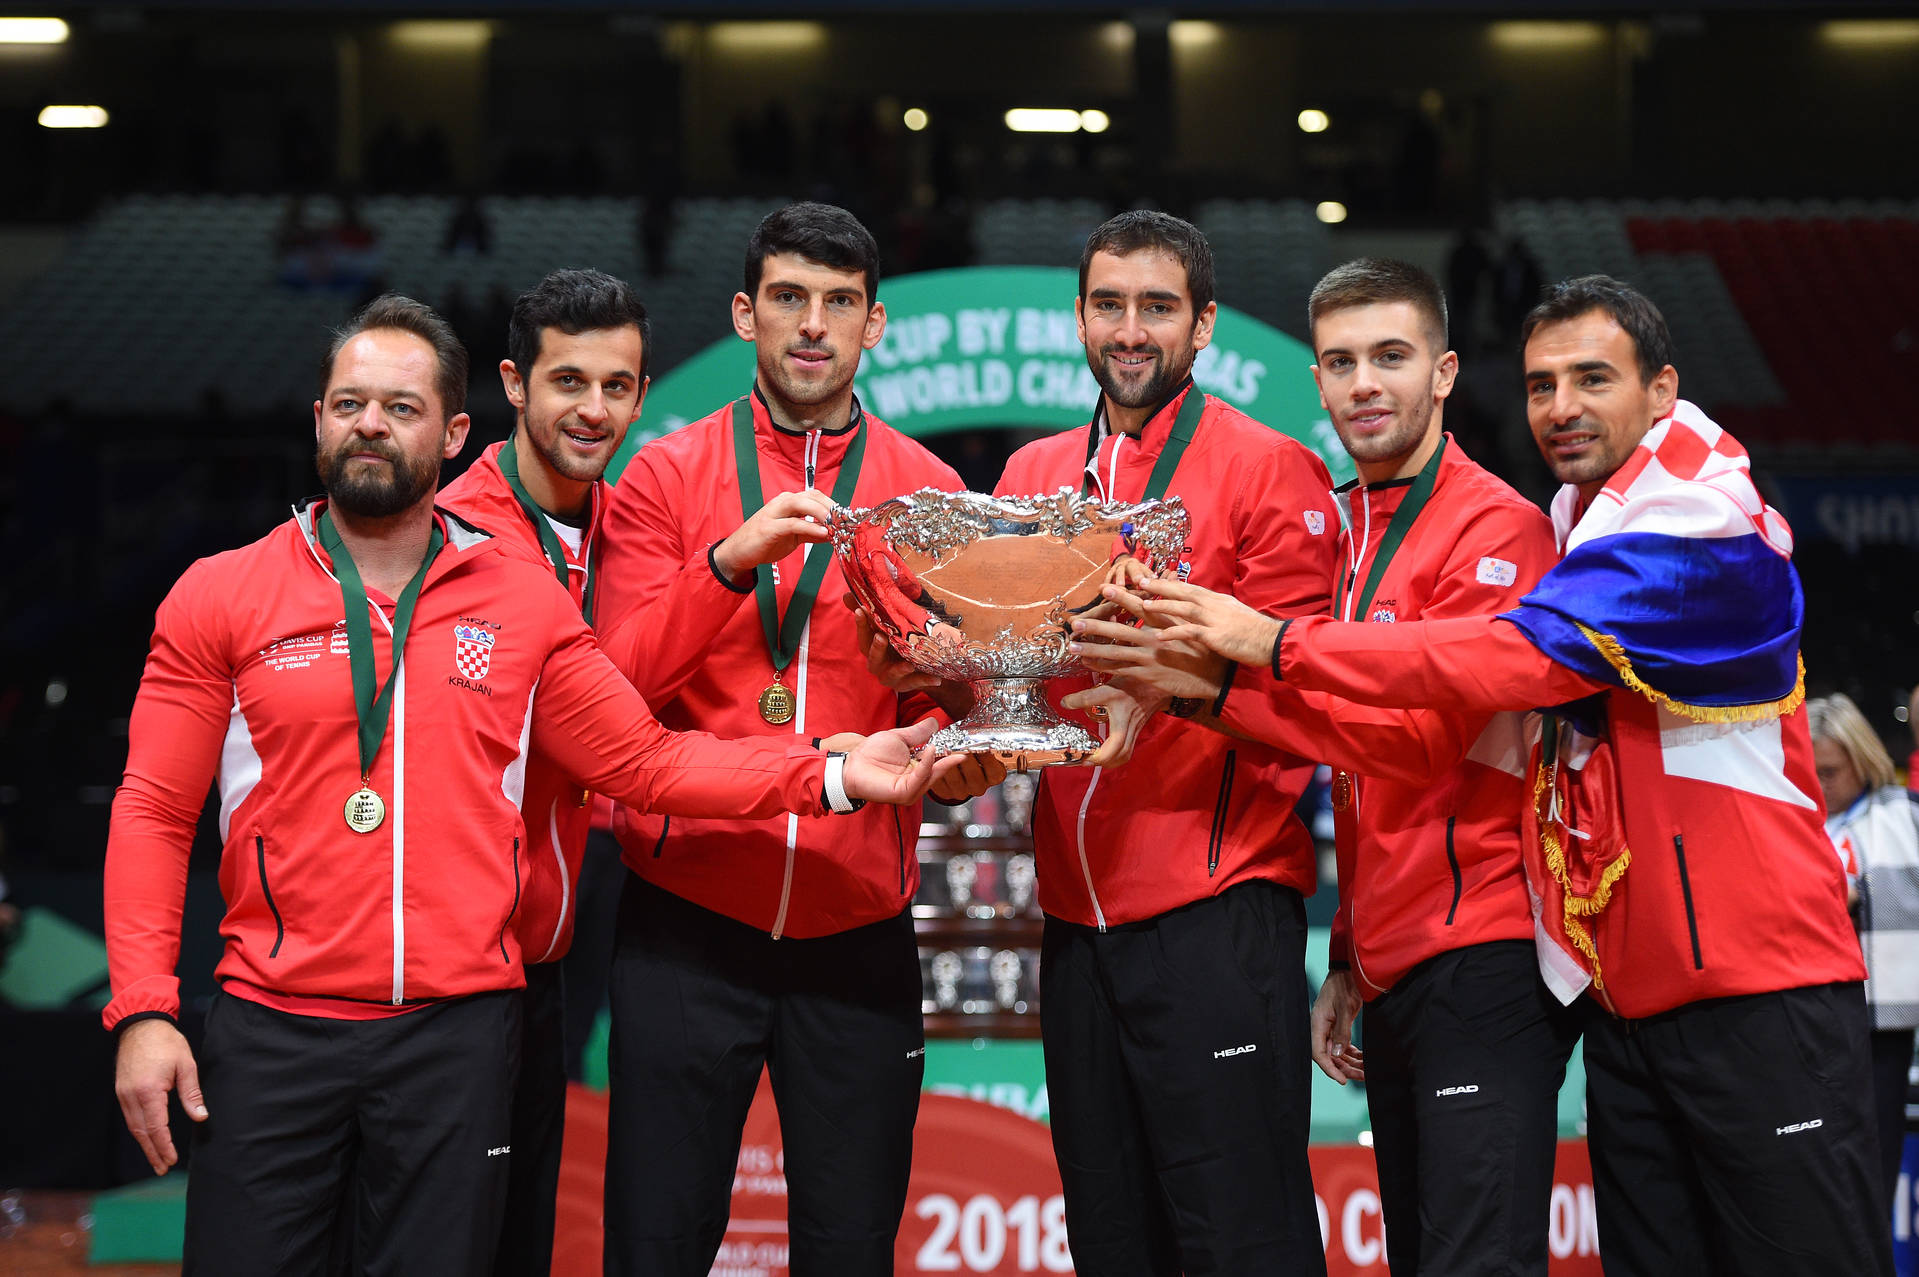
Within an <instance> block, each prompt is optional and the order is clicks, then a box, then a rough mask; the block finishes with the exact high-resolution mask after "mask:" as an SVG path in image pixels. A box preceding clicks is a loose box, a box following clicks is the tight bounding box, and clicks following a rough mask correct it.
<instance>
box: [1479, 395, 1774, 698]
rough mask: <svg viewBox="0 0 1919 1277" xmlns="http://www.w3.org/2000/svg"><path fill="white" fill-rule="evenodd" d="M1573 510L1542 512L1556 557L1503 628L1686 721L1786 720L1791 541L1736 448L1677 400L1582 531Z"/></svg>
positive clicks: (1568, 492)
mask: <svg viewBox="0 0 1919 1277" xmlns="http://www.w3.org/2000/svg"><path fill="white" fill-rule="evenodd" d="M1578 502H1579V493H1578V490H1577V489H1575V488H1573V487H1570V486H1568V487H1566V488H1564V489H1562V490H1561V491H1560V493H1559V495H1558V497H1557V498H1555V500H1554V501H1553V525H1554V527H1555V529H1556V530H1557V532H1558V534H1559V540H1560V544H1561V545H1563V546H1564V547H1565V557H1564V558H1563V559H1562V560H1561V561H1560V563H1559V565H1558V566H1557V567H1555V568H1554V569H1553V570H1552V571H1550V572H1548V573H1547V574H1546V575H1545V577H1544V578H1543V579H1542V580H1541V581H1540V582H1539V585H1538V588H1536V589H1535V590H1533V592H1532V593H1531V594H1528V595H1527V596H1526V597H1525V598H1524V599H1522V600H1521V601H1520V605H1519V606H1518V607H1517V608H1516V609H1514V610H1513V611H1511V612H1508V613H1506V614H1505V619H1506V620H1509V621H1511V622H1512V623H1513V624H1515V625H1517V626H1518V627H1519V628H1520V629H1521V630H1523V631H1524V632H1525V634H1526V636H1527V638H1529V639H1531V640H1532V643H1533V645H1534V646H1535V647H1537V648H1539V649H1540V650H1541V651H1542V652H1544V653H1546V654H1547V655H1548V656H1550V657H1552V658H1553V660H1555V661H1557V662H1559V663H1560V664H1561V665H1566V666H1569V667H1571V668H1573V669H1576V670H1578V671H1579V672H1580V673H1582V674H1585V675H1586V676H1587V677H1589V678H1591V679H1594V680H1595V681H1597V682H1602V683H1607V684H1610V685H1612V686H1614V687H1625V688H1629V689H1631V690H1633V691H1635V692H1638V693H1640V694H1641V695H1643V696H1646V697H1648V698H1649V699H1651V700H1654V701H1657V702H1658V703H1659V704H1660V705H1662V706H1664V707H1665V708H1666V709H1668V710H1670V711H1671V712H1673V713H1675V714H1678V715H1680V716H1681V717H1684V718H1688V719H1692V720H1694V721H1701V722H1727V721H1756V720H1760V721H1762V720H1765V719H1773V718H1777V717H1778V716H1779V715H1780V714H1782V713H1787V712H1790V711H1791V709H1792V708H1793V707H1794V706H1795V705H1796V704H1797V703H1798V698H1799V696H1800V694H1801V693H1800V688H1801V686H1802V684H1801V674H1800V666H1799V630H1800V625H1801V622H1802V621H1803V619H1804V614H1805V602H1804V598H1803V596H1802V595H1801V593H1800V589H1799V577H1798V574H1797V573H1795V572H1794V571H1793V569H1792V563H1791V556H1792V529H1791V528H1789V527H1788V526H1787V525H1786V521H1785V519H1784V518H1783V517H1781V515H1780V514H1779V512H1778V511H1777V510H1775V509H1773V508H1772V507H1771V506H1768V505H1767V504H1766V503H1765V502H1764V501H1763V500H1762V499H1761V498H1760V496H1759V490H1758V489H1757V488H1756V487H1754V486H1753V482H1752V467H1751V462H1750V461H1749V459H1748V458H1747V456H1746V450H1745V449H1744V448H1742V447H1740V446H1739V443H1738V441H1737V440H1735V439H1734V438H1733V437H1732V436H1731V435H1729V434H1727V433H1726V432H1725V431H1724V430H1721V429H1720V428H1719V427H1718V426H1717V425H1715V424H1713V422H1712V421H1711V420H1710V419H1708V418H1707V416H1706V414H1705V413H1703V412H1701V411H1699V409H1698V408H1697V407H1695V406H1694V405H1692V404H1690V403H1687V402H1686V401H1685V400H1683V399H1682V400H1680V401H1679V402H1678V403H1677V404H1675V405H1674V407H1673V412H1672V415H1671V416H1669V417H1667V418H1666V419H1665V420H1663V421H1661V422H1659V423H1657V424H1656V425H1654V426H1653V428H1652V429H1651V430H1650V431H1648V432H1647V434H1646V437H1645V439H1644V440H1642V441H1641V442H1640V445H1639V447H1638V449H1637V450H1636V451H1635V452H1634V453H1633V455H1632V456H1631V457H1630V458H1628V459H1627V462H1626V464H1625V465H1624V466H1622V467H1620V469H1619V470H1618V472H1617V473H1615V474H1614V475H1613V477H1612V478H1611V479H1610V480H1608V481H1607V483H1606V487H1605V489H1604V490H1603V491H1601V492H1600V493H1599V495H1598V496H1596V497H1594V498H1593V501H1592V505H1591V507H1590V508H1589V509H1587V510H1586V512H1585V514H1584V516H1583V517H1580V516H1578ZM1575 518H1577V523H1576V524H1575V522H1574V520H1575Z"/></svg>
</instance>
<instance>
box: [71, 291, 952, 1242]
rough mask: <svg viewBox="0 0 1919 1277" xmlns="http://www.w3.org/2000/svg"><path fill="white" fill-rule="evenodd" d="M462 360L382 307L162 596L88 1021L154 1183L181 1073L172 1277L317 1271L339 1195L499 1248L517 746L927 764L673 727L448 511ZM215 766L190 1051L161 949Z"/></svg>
mask: <svg viewBox="0 0 1919 1277" xmlns="http://www.w3.org/2000/svg"><path fill="white" fill-rule="evenodd" d="M466 368H467V363H466V351H465V349H464V348H463V347H462V346H461V345H460V343H459V340H458V339H457V338H456V337H454V335H453V332H452V330H451V329H450V328H449V327H448V326H447V325H446V323H445V321H444V320H442V319H441V318H440V317H439V316H438V315H435V314H434V313H433V312H432V311H431V310H428V309H427V308H426V307H425V306H422V305H420V304H419V303H418V302H415V301H412V300H410V299H407V298H403V297H395V296H386V297H382V298H379V299H377V300H375V301H374V302H373V303H371V304H370V305H369V306H368V307H367V308H366V309H365V310H364V311H362V312H361V313H360V314H359V316H357V317H356V318H355V319H354V320H353V321H352V322H351V323H350V324H349V325H348V326H347V327H346V328H345V329H344V330H342V331H341V332H340V333H339V334H337V336H336V338H335V340H334V342H333V345H332V348H331V349H330V350H329V352H328V356H327V359H326V361H325V363H324V365H323V375H324V391H323V393H322V396H321V398H320V399H318V400H316V401H315V403H314V405H313V420H314V436H315V442H316V445H317V446H316V451H315V459H316V462H317V464H318V468H319V471H320V478H321V480H322V482H323V483H324V485H325V487H326V492H327V495H326V497H325V498H321V499H315V500H313V501H310V502H307V503H304V504H303V505H302V506H301V507H300V508H299V509H298V510H296V512H295V515H294V518H293V519H291V520H289V521H288V522H287V523H285V524H283V525H281V526H280V527H279V528H278V529H276V530H275V531H273V532H272V533H270V534H268V535H267V536H266V537H265V538H263V539H261V540H260V541H257V542H255V543H253V544H252V545H250V546H247V547H244V548H242V549H239V550H235V551H230V552H228V553H226V554H221V555H216V556H214V557H213V558H210V559H202V560H200V561H199V562H197V563H195V564H194V565H193V566H192V567H191V568H189V569H188V570H187V572H186V574H185V575H184V576H183V577H182V578H181V580H180V581H179V583H178V584H177V585H175V587H174V588H173V590H172V591H171V592H170V593H169V594H168V596H167V598H166V600H165V602H163V603H162V604H161V606H160V610H159V614H158V616H157V618H156V620H155V626H154V636H153V646H152V651H151V654H150V655H149V657H148V661H147V668H146V672H145V674H144V676H143V677H142V679H141V684H140V692H139V695H138V698H137V699H136V701H135V703H134V709H133V717H132V721H131V724H130V727H129V733H128V756H127V769H126V777H125V780H124V782H123V783H122V785H121V787H120V791H119V793H118V795H117V796H116V798H115V800H114V807H113V821H112V827H111V831H110V833H109V835H108V844H107V860H106V884H105V886H106V902H105V903H106V928H107V956H108V963H109V967H110V973H111V976H112V985H113V998H112V1001H110V1002H109V1003H108V1005H107V1008H106V1010H105V1012H104V1015H103V1019H104V1021H105V1024H106V1026H107V1028H108V1029H109V1030H112V1031H114V1032H116V1033H118V1034H119V1044H118V1063H117V1078H116V1084H115V1089H116V1092H117V1094H118V1096H119V1100H120V1106H121V1110H122V1113H123V1114H124V1116H125V1118H126V1121H127V1126H128V1128H129V1130H131V1131H132V1132H133V1135H134V1137H135V1139H136V1140H137V1141H138V1142H139V1144H140V1146H141V1148H142V1150H143V1151H144V1152H145V1153H146V1155H147V1158H148V1161H149V1162H150V1163H151V1165H152V1166H153V1169H154V1171H155V1173H156V1174H164V1173H165V1171H166V1169H167V1168H168V1167H170V1166H171V1165H173V1163H174V1162H175V1161H176V1160H177V1155H176V1153H175V1149H174V1146H173V1141H172V1138H171V1136H170V1135H169V1133H168V1127H167V1093H168V1092H169V1091H172V1090H175V1089H177V1090H178V1091H179V1093H180V1098H181V1102H182V1104H183V1106H184V1107H185V1109H186V1111H187V1113H188V1115H189V1116H190V1117H191V1118H193V1119H194V1121H195V1122H196V1123H197V1125H196V1126H195V1128H194V1166H193V1174H192V1177H191V1184H190V1187H189V1189H188V1192H187V1222H186V1270H187V1271H188V1272H196V1271H198V1272H208V1273H219V1274H251V1273H259V1274H269V1273H271V1274H287V1273H318V1272H322V1271H324V1270H325V1269H326V1267H327V1264H328V1260H329V1242H330V1241H331V1239H333V1238H334V1237H336V1236H338V1235H340V1233H341V1229H342V1225H341V1221H342V1219H343V1217H344V1216H345V1214H346V1213H347V1212H349V1211H350V1212H351V1214H352V1216H353V1218H354V1220H355V1221H356V1222H355V1225H354V1229H353V1239H354V1248H355V1251H356V1253H355V1254H354V1255H353V1256H352V1264H353V1266H354V1268H355V1269H356V1270H358V1271H364V1272H367V1273H375V1274H378V1273H407V1274H413V1273H447V1274H468V1273H471V1274H485V1273H488V1272H490V1271H492V1267H493V1261H494V1249H495V1245H496V1242H497V1237H498V1229H499V1223H500V1209H501V1203H502V1198H503V1194H504V1191H505V1187H506V1180H507V1168H508V1165H509V1159H510V1158H511V1156H512V1151H513V1150H512V1140H511V1136H510V1134H509V1126H508V1123H509V1111H508V1110H509V1101H510V1097H511V1093H512V1088H513V1082H514V1074H515V1072H516V1071H517V1064H518V1049H517V1047H518V1038H519V1031H520V1030H519V1019H520V994H519V988H520V986H521V984H522V976H521V973H520V949H519V937H518V935H517V933H516V932H515V930H514V926H513V923H514V913H515V907H516V905H517V903H518V899H519V895H520V887H521V885H522V883H523V880H524V875H525V872H526V870H525V851H526V836H525V830H524V826H523V824H522V821H521V816H520V810H519V803H520V801H521V797H522V793H523V787H524V776H525V765H526V758H527V755H528V753H529V750H532V751H537V752H542V753H545V754H546V755H547V756H549V757H550V758H552V759H553V760H554V762H555V763H556V764H557V765H558V766H559V767H560V768H562V769H563V770H564V771H566V772H567V774H569V775H571V776H572V777H573V778H574V779H575V780H576V781H577V782H578V783H580V784H582V785H585V786H590V787H592V788H595V789H601V790H604V791H605V792H607V793H609V794H611V795H613V796H615V797H617V798H619V799H620V800H621V801H623V802H627V803H631V804H633V805H635V806H636V807H641V808H653V809H657V810H660V811H665V812H672V813H674V814H677V815H681V816H712V815H719V814H730V813H740V812H745V813H750V814H753V815H760V816H767V815H772V814H773V813H775V812H778V811H782V810H785V811H788V812H793V813H804V814H807V815H813V814H816V813H820V814H823V813H824V812H825V811H827V810H828V809H830V810H832V811H847V810H851V809H853V807H854V806H855V805H856V803H857V801H858V800H859V799H862V798H873V799H880V800H883V801H887V802H892V803H897V802H909V801H910V802H917V800H918V798H919V796H920V794H921V792H922V791H923V790H924V788H925V786H926V784H927V783H928V782H929V781H930V779H931V777H932V775H933V774H934V772H935V771H936V770H937V768H936V767H935V765H934V764H932V763H931V762H930V761H928V760H927V759H925V758H919V759H915V757H914V750H915V749H916V748H917V747H918V745H919V744H920V743H922V742H923V741H924V740H926V739H927V738H928V737H929V736H930V735H931V730H932V727H931V724H930V723H928V724H920V725H918V726H916V727H915V728H914V729H913V730H911V731H900V732H891V733H886V734H883V735H876V736H874V737H870V738H868V739H866V740H864V741H861V742H859V743H858V744H857V745H854V746H853V748H852V750H851V752H850V753H849V754H847V755H844V756H838V755H825V754H822V753H821V752H820V751H818V750H815V749H813V748H812V747H811V746H810V745H809V744H808V743H807V742H805V741H803V740H802V741H797V742H790V741H722V740H716V739H714V738H712V737H709V736H700V735H692V734H678V733H673V732H669V731H667V730H665V729H663V728H662V727H661V726H660V725H659V724H658V723H657V722H655V721H654V719H653V717H652V715H651V714H650V713H648V711H647V708H646V704H645V702H644V701H643V700H642V699H641V698H640V697H639V695H638V694H637V693H635V692H634V691H633V689H632V688H631V687H630V686H629V685H628V684H627V683H626V681H625V680H624V679H622V678H621V677H620V676H619V673H618V671H617V670H615V669H614V668H613V666H612V665H611V664H610V663H608V661H607V660H606V658H605V657H604V656H603V655H601V654H600V652H599V650H598V648H597V646H596V645H595V644H594V642H593V637H592V633H591V631H590V630H589V629H588V628H587V625H586V622H585V621H584V620H583V619H582V618H581V616H580V613H579V609H578V607H577V606H576V605H575V603H574V601H573V600H572V598H571V597H569V596H568V594H567V593H566V592H565V591H564V590H562V589H560V588H559V586H558V585H557V584H556V582H555V581H554V577H553V572H552V570H551V569H550V568H548V567H547V566H546V565H544V564H539V563H536V562H533V561H531V560H530V559H528V558H527V557H526V556H525V555H524V554H522V553H520V552H518V551H515V550H511V549H509V548H507V547H505V546H503V545H502V543H501V542H500V541H499V540H497V539H495V538H492V537H490V536H488V535H487V534H486V533H485V532H483V531H481V530H479V529H477V528H474V527H473V526H471V525H470V524H467V523H466V522H465V521H463V520H461V519H460V518H458V517H457V516H455V515H452V514H449V513H447V512H445V511H442V510H437V509H436V508H435V507H434V504H433V498H434V490H435V488H436V487H437V485H438V479H439V469H440V463H441V461H442V460H443V459H444V458H447V457H451V456H453V455H455V454H456V453H458V451H459V449H460V446H461V445H462V444H463V443H464V442H465V439H466V434H467V428H468V421H467V417H466V414H465V413H463V412H461V411H460V408H461V403H462V400H463V399H464V396H465V387H466ZM342 612H344V615H343V616H342V615H340V614H341V613H342ZM376 635H377V636H378V637H377V639H376ZM409 641H411V646H410V647H409V646H408V644H409ZM216 779H217V783H218V789H219V795H220V813H219V829H220V834H221V838H222V841H223V842H224V844H225V845H224V847H223V851H222V860H221V869H220V884H221V889H222V893H223V894H224V896H225V898H226V901H227V914H226V917H225V918H224V920H223V921H222V923H221V933H222V934H223V935H224V937H225V939H226V944H225V952H224V955H223V956H222V958H221V961H220V964H219V968H218V971H217V974H218V976H219V978H220V981H221V988H220V991H219V992H218V993H217V994H215V996H214V1001H213V1004H212V1007H211V1008H210V1009H209V1011H208V1013H207V1024H206V1036H205V1038H204V1040H203V1042H202V1044H201V1050H200V1057H201V1061H203V1062H204V1065H205V1073H204V1075H202V1074H201V1072H200V1071H199V1064H198V1063H197V1062H196V1060H195V1058H194V1053H193V1052H192V1051H191V1050H190V1049H189V1048H188V1045H187V1041H186V1039H185V1038H184V1037H183V1036H182V1035H181V1034H180V1032H179V1030H178V1028H177V1027H176V1025H175V1016H176V1014H177V1012H178V1010H179V981H178V980H177V979H176V978H175V977H174V975H173V970H174V966H175V963H176V961H177V959H178V956H179V937H180V919H181V912H182V908H183V905H184V897H185V888H186V873H187V858H188V853H189V851H190V849H191V846H192V842H193V831H194V827H195V825H196V823H197V819H198V816H199V813H200V808H201V805H202V803H203V801H204V800H205V797H206V793H207V789H208V787H209V785H210V784H212V783H214V782H215V781H216Z"/></svg>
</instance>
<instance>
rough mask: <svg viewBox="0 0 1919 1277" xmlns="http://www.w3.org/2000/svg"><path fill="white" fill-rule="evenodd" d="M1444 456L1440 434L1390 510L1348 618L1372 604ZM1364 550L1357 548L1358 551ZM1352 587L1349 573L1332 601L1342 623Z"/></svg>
mask: <svg viewBox="0 0 1919 1277" xmlns="http://www.w3.org/2000/svg"><path fill="white" fill-rule="evenodd" d="M1445 455H1446V436H1445V435H1441V436H1440V437H1439V446H1438V447H1437V448H1434V449H1433V455H1432V457H1431V458H1430V459H1429V460H1428V461H1427V462H1426V464H1425V465H1424V466H1422V467H1421V468H1420V471H1419V477H1418V478H1417V479H1414V480H1413V486H1412V487H1411V488H1410V489H1408V490H1407V493H1406V499H1405V500H1404V501H1401V502H1400V503H1399V509H1397V510H1395V511H1393V521H1392V522H1391V523H1389V524H1387V525H1386V535H1385V536H1384V537H1381V538H1380V542H1379V549H1378V551H1377V552H1376V553H1375V554H1374V555H1373V567H1372V571H1370V572H1368V573H1367V574H1366V588H1365V589H1364V590H1362V591H1360V594H1359V609H1358V611H1355V612H1353V613H1352V614H1351V615H1352V619H1354V620H1356V621H1358V620H1364V619H1365V611H1366V609H1367V608H1369V607H1371V606H1372V605H1373V593H1374V592H1375V591H1376V590H1378V589H1379V582H1380V580H1381V578H1383V577H1384V576H1385V575H1386V565H1387V564H1389V563H1391V562H1392V560H1393V555H1395V554H1397V553H1398V552H1399V546H1400V543H1401V542H1403V541H1404V540H1405V539H1406V534H1407V533H1408V532H1411V531H1412V529H1413V521H1414V520H1415V519H1417V518H1419V512H1420V511H1421V510H1424V509H1425V508H1426V503H1427V502H1428V501H1430V500H1432V495H1433V488H1434V487H1435V486H1436V485H1437V484H1438V483H1439V459H1440V458H1441V457H1443V456H1445ZM1364 548H1365V547H1363V546H1362V547H1361V549H1362V550H1364ZM1352 588H1353V578H1352V574H1351V573H1350V572H1349V573H1346V574H1344V575H1342V576H1341V577H1340V580H1339V587H1338V592H1337V597H1336V598H1335V599H1334V600H1333V615H1334V616H1336V617H1339V618H1340V619H1342V620H1344V619H1345V618H1346V616H1347V612H1346V600H1347V599H1348V598H1349V597H1350V595H1351V591H1352Z"/></svg>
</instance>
